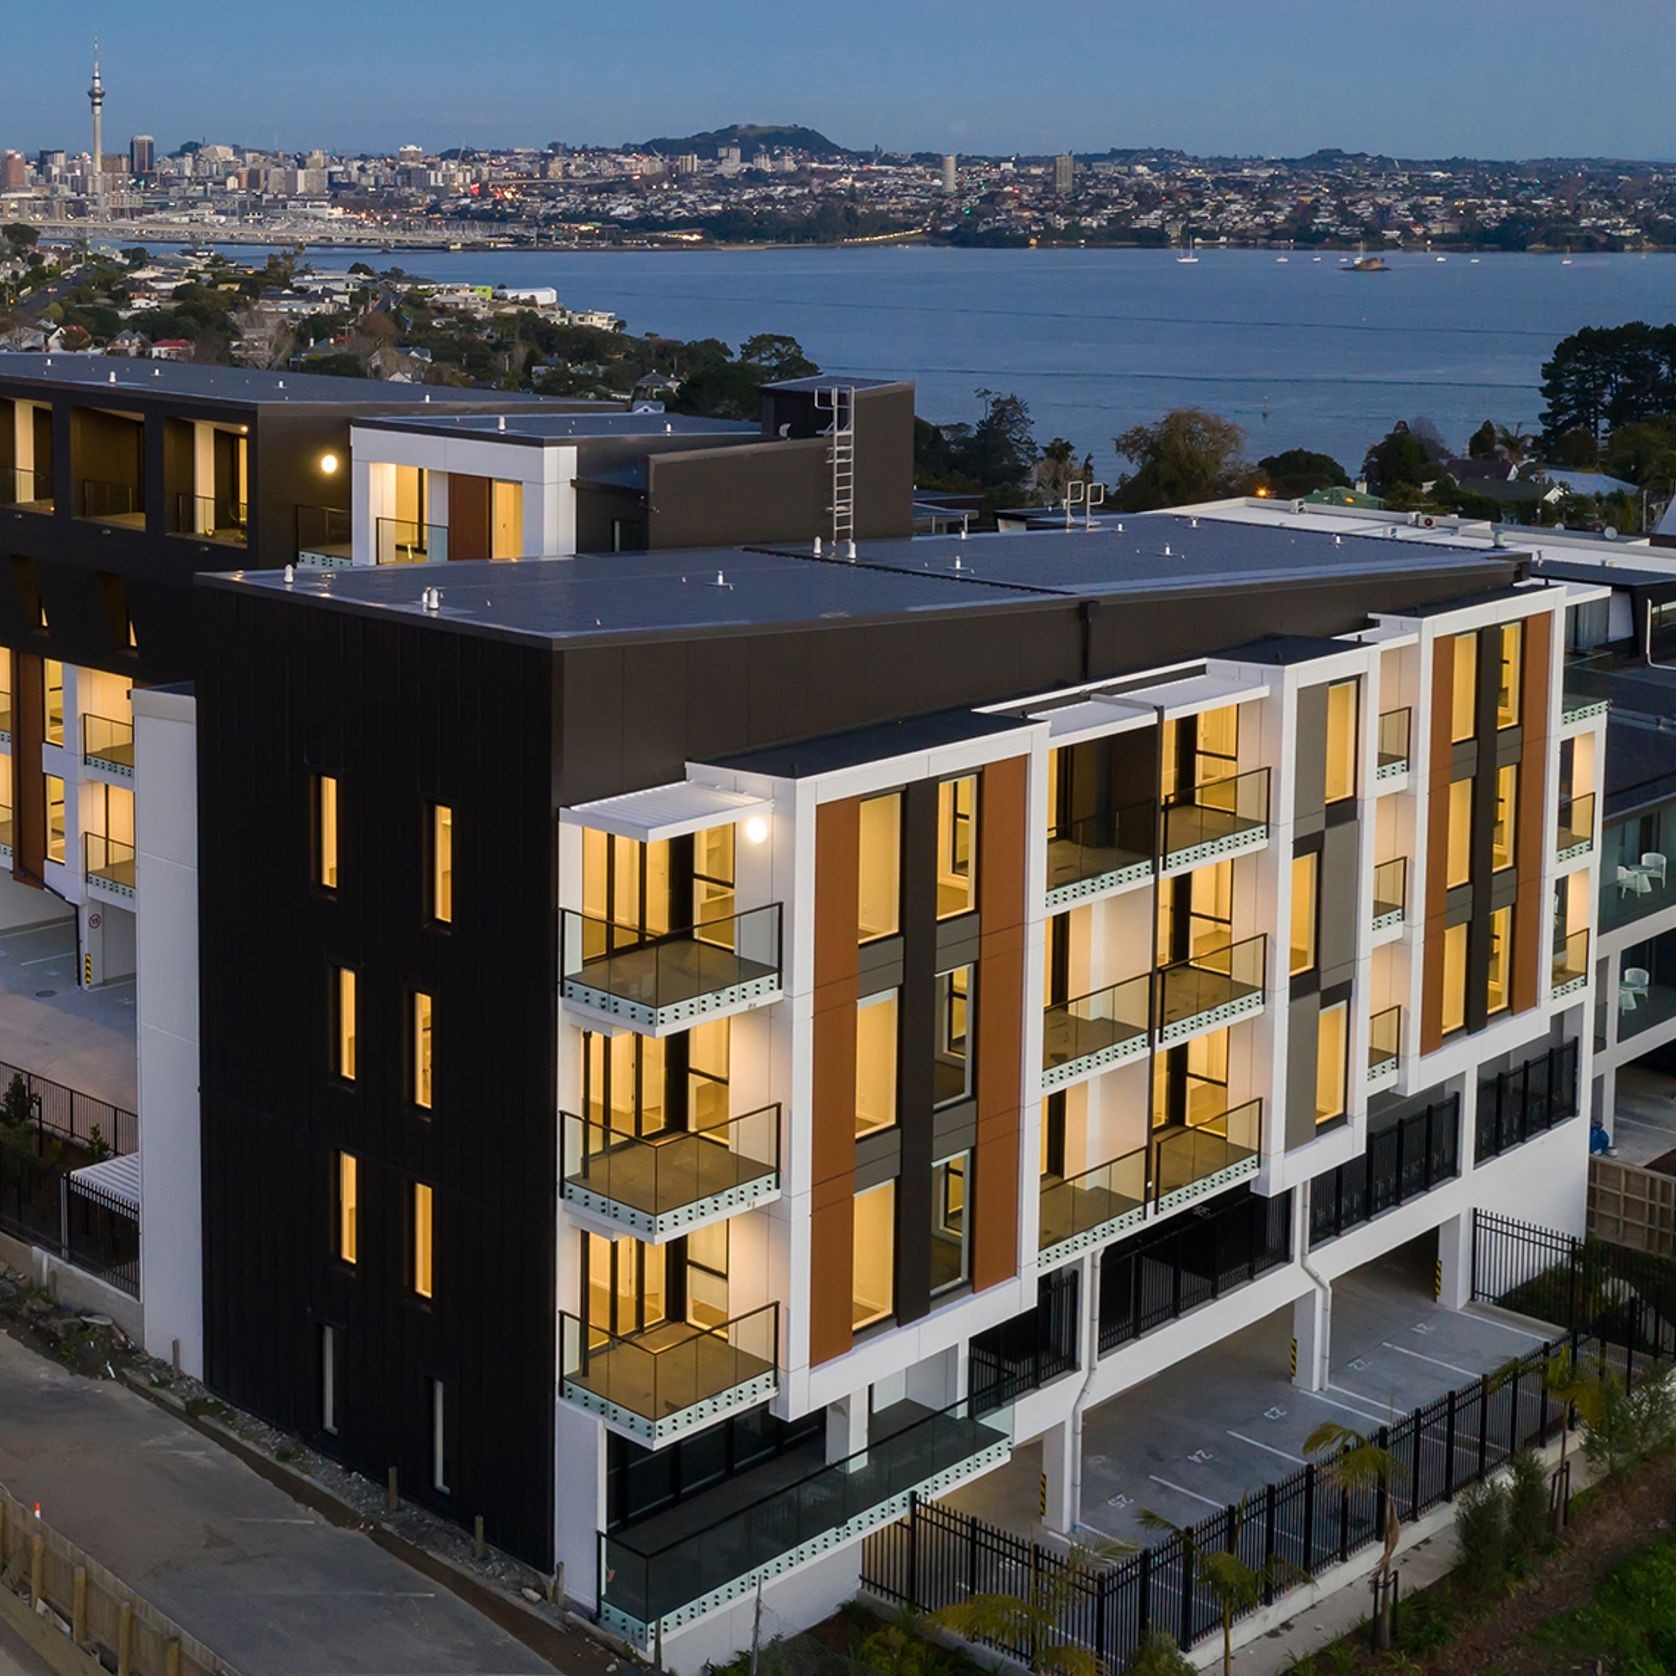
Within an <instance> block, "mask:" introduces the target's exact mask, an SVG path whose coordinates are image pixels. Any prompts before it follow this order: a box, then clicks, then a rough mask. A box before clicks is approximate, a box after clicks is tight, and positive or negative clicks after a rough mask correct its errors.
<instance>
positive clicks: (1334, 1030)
mask: <svg viewBox="0 0 1676 1676" xmlns="http://www.w3.org/2000/svg"><path fill="white" fill-rule="evenodd" d="M1349 1042H1350V1003H1349V1002H1348V1001H1338V1002H1335V1003H1334V1004H1333V1005H1332V1006H1330V1007H1323V1008H1322V1009H1321V1017H1320V1020H1319V1029H1318V1030H1317V1032H1316V1037H1315V1121H1316V1122H1317V1123H1331V1122H1332V1120H1333V1119H1334V1118H1335V1117H1343V1116H1344V1080H1345V1079H1344V1073H1345V1066H1346V1061H1347V1052H1346V1050H1347V1048H1348V1046H1349Z"/></svg>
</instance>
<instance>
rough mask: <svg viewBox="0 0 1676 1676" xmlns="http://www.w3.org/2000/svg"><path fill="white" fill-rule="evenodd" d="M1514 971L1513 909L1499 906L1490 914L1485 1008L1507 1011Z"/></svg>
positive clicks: (1491, 1010)
mask: <svg viewBox="0 0 1676 1676" xmlns="http://www.w3.org/2000/svg"><path fill="white" fill-rule="evenodd" d="M1512 972H1513V910H1512V909H1511V908H1497V909H1496V911H1495V912H1494V913H1493V914H1491V915H1490V970H1489V974H1488V976H1487V978H1486V980H1485V985H1484V1010H1485V1012H1488V1013H1499V1012H1505V1011H1506V1009H1507V1003H1508V1001H1509V999H1510V996H1509V991H1508V985H1509V982H1510V981H1511V977H1512Z"/></svg>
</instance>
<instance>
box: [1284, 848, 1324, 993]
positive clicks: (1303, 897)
mask: <svg viewBox="0 0 1676 1676" xmlns="http://www.w3.org/2000/svg"><path fill="white" fill-rule="evenodd" d="M1320 859H1321V858H1320V857H1319V856H1318V855H1316V853H1315V852H1314V851H1313V850H1309V851H1306V852H1305V853H1304V854H1303V855H1295V856H1293V857H1292V965H1291V971H1292V974H1293V975H1294V976H1296V975H1297V974H1298V973H1299V972H1307V971H1309V970H1310V968H1311V967H1313V966H1314V964H1315V928H1316V923H1317V918H1318V914H1317V907H1316V890H1317V885H1318V880H1319V873H1318V868H1319V865H1320Z"/></svg>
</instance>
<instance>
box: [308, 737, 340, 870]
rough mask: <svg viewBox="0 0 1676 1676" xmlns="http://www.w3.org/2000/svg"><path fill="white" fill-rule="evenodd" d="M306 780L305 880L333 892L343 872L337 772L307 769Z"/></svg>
mask: <svg viewBox="0 0 1676 1676" xmlns="http://www.w3.org/2000/svg"><path fill="white" fill-rule="evenodd" d="M309 782H310V784H309V791H310V799H309V801H310V805H311V817H312V818H311V822H310V825H311V828H312V830H311V832H310V834H309V838H310V843H309V848H310V852H311V853H310V855H309V883H310V884H312V885H313V886H314V888H315V889H316V890H323V891H327V892H329V893H330V894H332V895H334V896H335V895H336V894H337V889H338V881H339V880H340V879H341V878H342V876H343V821H342V813H343V800H342V796H341V793H340V789H339V785H338V776H337V775H336V774H327V773H325V772H324V771H323V770H321V769H317V768H316V769H311V770H310V771H309ZM328 875H330V876H329V877H328Z"/></svg>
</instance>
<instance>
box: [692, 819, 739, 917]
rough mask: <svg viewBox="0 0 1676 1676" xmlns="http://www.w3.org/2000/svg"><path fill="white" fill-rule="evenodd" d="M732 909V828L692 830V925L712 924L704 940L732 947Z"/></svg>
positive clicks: (718, 827) (733, 906)
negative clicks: (694, 831)
mask: <svg viewBox="0 0 1676 1676" xmlns="http://www.w3.org/2000/svg"><path fill="white" fill-rule="evenodd" d="M734 908H735V903H734V894H733V828H732V827H731V826H712V827H709V828H707V829H706V830H705V831H703V832H697V833H694V834H693V924H694V925H710V926H714V927H715V928H716V929H715V930H714V931H713V932H712V933H711V936H710V938H707V939H706V940H707V941H709V940H715V941H719V942H723V943H725V944H727V945H728V946H729V947H731V946H732V943H733V934H734V928H733V925H732V923H731V921H732V919H733V915H734ZM724 922H725V923H724Z"/></svg>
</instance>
